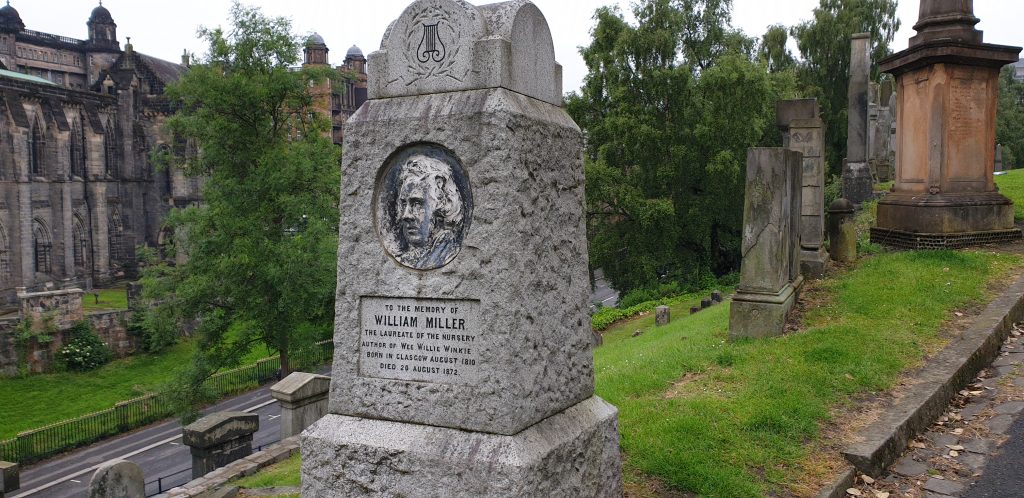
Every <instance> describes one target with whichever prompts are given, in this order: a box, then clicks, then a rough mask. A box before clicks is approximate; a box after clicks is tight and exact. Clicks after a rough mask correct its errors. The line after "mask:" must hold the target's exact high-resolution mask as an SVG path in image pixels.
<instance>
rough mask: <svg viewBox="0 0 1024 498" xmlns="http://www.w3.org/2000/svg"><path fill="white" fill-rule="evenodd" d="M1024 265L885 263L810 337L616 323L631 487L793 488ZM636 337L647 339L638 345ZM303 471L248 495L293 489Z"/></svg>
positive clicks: (998, 258) (828, 284) (611, 350)
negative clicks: (870, 399)
mask: <svg viewBox="0 0 1024 498" xmlns="http://www.w3.org/2000/svg"><path fill="white" fill-rule="evenodd" d="M1021 262H1022V261H1021V259H1020V258H1019V257H1017V256H1005V255H994V254H991V253H984V252H918V253H883V254H880V255H877V256H875V257H872V258H869V259H867V260H864V261H862V263H861V264H860V265H859V266H858V267H857V268H856V269H854V270H851V271H848V272H845V273H841V274H840V275H838V276H836V277H834V278H832V279H830V280H827V281H825V282H823V283H822V286H823V287H824V289H825V291H826V294H828V295H829V296H830V299H828V302H827V303H826V304H825V305H824V306H822V307H820V308H817V309H815V310H813V311H811V312H809V314H808V315H807V316H806V317H805V322H806V327H805V331H803V332H800V333H796V334H791V335H789V336H785V337H781V338H775V339H767V340H759V341H742V342H738V343H729V342H727V341H726V340H725V338H726V333H727V330H728V322H729V306H728V304H725V305H719V306H715V307H713V308H711V309H708V310H704V311H702V312H700V313H699V314H696V315H686V314H685V312H686V309H687V308H688V306H689V303H681V304H679V305H677V306H674V307H673V316H675V317H676V318H675V319H674V320H673V322H672V324H670V325H668V326H666V327H661V328H654V327H653V321H654V318H653V317H652V316H650V315H648V316H644V317H641V318H638V319H636V320H631V321H628V322H624V323H620V324H619V325H617V326H614V327H612V328H611V329H609V331H608V332H606V333H605V344H604V346H602V347H600V348H598V349H597V350H596V351H595V365H596V373H597V391H598V394H599V395H600V396H602V397H603V398H605V399H606V400H608V401H610V402H612V403H613V404H615V405H616V406H617V407H618V408H619V430H620V432H621V434H622V447H623V449H624V451H625V453H626V456H627V460H626V467H625V470H626V476H627V480H639V479H644V478H645V475H649V476H654V477H656V478H658V479H660V480H662V481H664V482H666V483H668V484H669V485H670V486H671V487H674V488H677V489H681V490H687V491H694V492H697V493H699V494H701V495H706V496H720V497H727V496H751V497H753V496H764V495H767V494H769V493H771V490H772V489H777V488H779V487H782V486H784V485H785V484H786V483H788V482H790V481H791V480H792V479H794V478H795V477H796V476H795V473H796V472H798V470H796V469H797V468H798V466H797V463H798V462H799V461H800V459H801V458H803V457H805V456H806V450H807V448H808V444H807V443H808V442H809V441H813V440H814V439H815V438H816V437H817V436H818V430H819V427H820V424H821V423H822V422H824V421H826V420H827V419H828V417H829V412H830V409H831V408H833V407H835V406H837V405H841V404H842V403H845V402H848V401H849V396H850V395H851V394H855V393H863V392H873V391H881V390H885V389H888V388H891V387H892V386H893V383H894V382H895V381H896V379H897V376H898V375H899V373H900V372H901V371H903V370H906V369H907V368H911V367H913V366H916V365H918V364H919V363H920V362H921V361H922V359H923V357H924V355H925V354H926V353H927V352H929V351H934V350H935V349H936V348H938V347H939V346H940V345H941V344H942V342H943V339H942V338H941V337H940V335H939V333H938V330H940V328H941V326H942V324H943V322H944V321H946V320H947V319H948V318H949V317H950V316H951V314H952V312H953V311H954V310H956V309H960V308H962V307H965V306H967V305H970V304H973V303H977V302H980V301H981V300H983V299H984V298H986V297H987V296H986V292H985V289H986V286H987V284H988V283H990V282H993V281H996V280H999V279H1001V278H1004V277H1005V276H1006V275H1007V274H1008V273H1009V272H1010V269H1011V267H1012V266H1014V265H1020V264H1021ZM637 330H641V331H643V332H644V333H643V334H641V335H640V336H638V337H633V334H634V333H635V332H636V331H637ZM298 480H299V463H298V459H297V458H293V461H290V463H288V464H285V465H282V466H279V467H277V468H276V469H275V470H272V471H265V472H263V473H261V474H258V475H257V476H255V477H254V478H249V479H247V480H245V481H242V482H241V483H240V484H241V485H243V486H246V487H269V486H294V485H297V483H298Z"/></svg>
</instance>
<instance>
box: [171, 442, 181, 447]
mask: <svg viewBox="0 0 1024 498" xmlns="http://www.w3.org/2000/svg"><path fill="white" fill-rule="evenodd" d="M171 444H172V445H174V446H181V443H171Z"/></svg>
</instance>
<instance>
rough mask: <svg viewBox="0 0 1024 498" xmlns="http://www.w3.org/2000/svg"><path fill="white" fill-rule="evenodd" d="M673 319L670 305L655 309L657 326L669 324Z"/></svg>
mask: <svg viewBox="0 0 1024 498" xmlns="http://www.w3.org/2000/svg"><path fill="white" fill-rule="evenodd" d="M671 320H672V318H671V310H670V309H669V307H668V306H658V307H657V308H655V309H654V323H655V325H657V326H659V327H660V326H662V325H668V322H670V321H671Z"/></svg>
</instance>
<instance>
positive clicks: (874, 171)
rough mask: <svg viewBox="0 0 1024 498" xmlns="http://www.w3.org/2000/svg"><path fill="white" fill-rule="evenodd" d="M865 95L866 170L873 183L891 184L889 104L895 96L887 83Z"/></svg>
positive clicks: (891, 117)
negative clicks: (866, 100) (866, 112)
mask: <svg viewBox="0 0 1024 498" xmlns="http://www.w3.org/2000/svg"><path fill="white" fill-rule="evenodd" d="M869 88H870V90H869V92H868V94H869V98H868V166H869V168H870V171H871V176H872V177H874V180H875V181H876V182H891V181H892V180H893V177H894V176H895V174H896V172H895V166H894V162H895V153H894V150H895V149H894V146H893V144H892V141H893V139H894V138H895V136H894V134H893V130H894V125H895V123H894V120H895V115H894V113H893V108H892V107H891V105H890V101H894V100H892V99H891V97H893V94H894V92H895V90H894V88H893V82H892V80H891V79H885V80H882V81H881V82H880V83H871V85H870V86H869Z"/></svg>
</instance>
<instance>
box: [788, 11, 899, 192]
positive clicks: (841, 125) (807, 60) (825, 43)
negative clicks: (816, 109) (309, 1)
mask: <svg viewBox="0 0 1024 498" xmlns="http://www.w3.org/2000/svg"><path fill="white" fill-rule="evenodd" d="M899 28H900V21H899V19H898V18H897V17H896V0H820V4H819V5H818V7H817V8H815V9H814V17H813V19H811V20H808V21H805V22H804V23H802V24H799V25H797V26H794V27H793V28H792V30H791V33H792V35H793V37H794V38H796V40H797V46H798V47H799V49H800V54H801V57H802V61H801V63H800V69H799V75H800V83H801V85H802V87H803V89H802V93H804V94H806V95H809V96H815V97H817V98H818V103H819V104H820V105H821V112H822V115H823V119H824V121H825V128H826V129H825V149H826V161H827V162H828V167H829V170H830V172H831V173H833V174H836V173H840V169H841V167H842V160H843V158H844V157H846V136H847V130H846V128H847V108H848V100H849V99H848V92H849V85H850V37H851V36H852V35H853V34H855V33H870V35H871V42H870V46H871V60H872V62H873V63H874V65H873V70H872V72H873V77H874V78H877V77H878V66H877V63H878V61H880V60H881V59H882V58H884V57H886V56H887V55H889V54H890V53H891V50H890V49H889V45H890V44H891V43H892V40H893V38H894V37H895V35H896V31H898V30H899Z"/></svg>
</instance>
